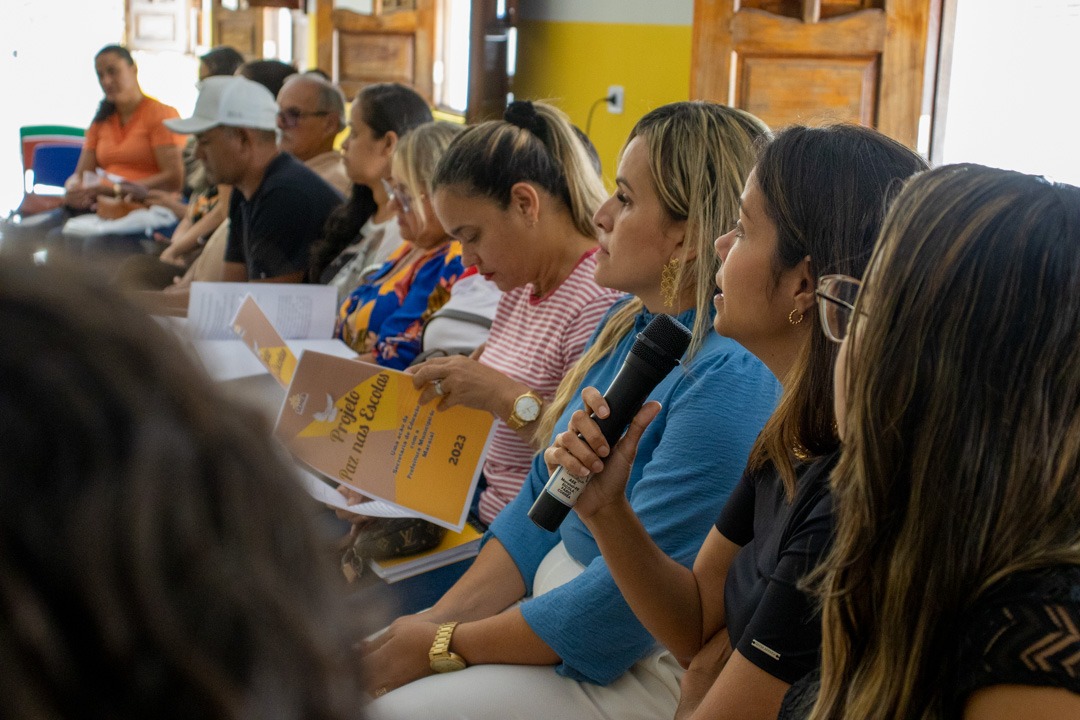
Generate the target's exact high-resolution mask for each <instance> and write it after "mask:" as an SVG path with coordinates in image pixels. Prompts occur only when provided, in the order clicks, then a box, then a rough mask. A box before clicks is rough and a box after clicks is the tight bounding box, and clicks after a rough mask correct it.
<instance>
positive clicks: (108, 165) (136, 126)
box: [86, 96, 187, 180]
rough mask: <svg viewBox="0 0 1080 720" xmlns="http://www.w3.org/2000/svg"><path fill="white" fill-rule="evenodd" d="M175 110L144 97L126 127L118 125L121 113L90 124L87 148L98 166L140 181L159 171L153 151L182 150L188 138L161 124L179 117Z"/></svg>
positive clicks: (127, 178) (125, 177)
mask: <svg viewBox="0 0 1080 720" xmlns="http://www.w3.org/2000/svg"><path fill="white" fill-rule="evenodd" d="M178 117H180V113H178V112H176V108H174V107H170V106H168V105H166V104H165V103H162V102H158V101H157V100H155V99H154V98H151V97H145V96H144V97H143V99H142V102H140V103H139V105H138V107H136V108H135V112H134V113H133V114H132V116H131V119H129V120H128V121H127V124H125V125H121V124H120V113H113V114H112V115H110V116H109V117H107V118H106V119H105V120H102V121H101V122H96V123H93V124H92V125H90V128H89V129H88V130H87V131H86V147H88V148H89V149H91V150H93V151H94V156H95V158H96V159H97V164H98V167H100V168H104V170H105V172H108V173H112V174H113V175H119V176H120V177H122V178H124V179H126V180H142V179H143V178H145V177H149V176H151V175H154V174H155V173H157V172H158V171H159V170H160V168H159V167H158V165H157V160H156V159H155V158H154V148H156V147H161V146H162V145H175V146H177V147H183V146H184V143H185V142H186V141H187V136H185V135H177V134H176V133H174V132H171V131H170V130H169V129H168V128H167V127H165V125H164V124H163V121H165V120H168V119H170V118H178Z"/></svg>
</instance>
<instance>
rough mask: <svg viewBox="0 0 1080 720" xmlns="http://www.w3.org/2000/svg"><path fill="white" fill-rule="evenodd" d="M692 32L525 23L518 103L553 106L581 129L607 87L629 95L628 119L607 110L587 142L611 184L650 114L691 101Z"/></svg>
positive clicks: (597, 114)
mask: <svg viewBox="0 0 1080 720" xmlns="http://www.w3.org/2000/svg"><path fill="white" fill-rule="evenodd" d="M690 33H691V30H690V27H689V26H679V25H629V24H625V25H616V24H606V23H605V24H601V23H582V22H547V21H536V20H528V21H523V22H521V24H520V25H519V28H518V61H517V75H516V76H515V78H514V87H513V91H514V95H515V96H516V97H517V98H518V99H519V100H552V101H554V103H555V104H556V105H558V107H560V108H562V109H563V110H564V111H565V112H566V113H567V114H568V115H569V116H570V119H571V120H572V121H573V122H574V123H575V124H576V125H577V126H578V127H580V128H581V129H583V130H584V129H585V122H586V118H587V115H588V113H589V106H590V105H591V104H592V103H593V102H594V101H595V100H597V99H599V98H602V97H604V96H605V95H606V93H607V89H608V86H609V85H622V86H623V87H624V88H625V90H626V107H625V110H624V111H623V114H622V115H611V114H609V113H608V111H607V109H606V107H605V106H604V105H603V104H601V105H600V106H599V107H597V109H596V110H595V111H594V112H593V121H592V127H591V129H590V131H589V136H590V137H591V138H592V141H593V143H594V144H595V145H596V148H597V150H598V151H599V153H600V160H601V162H602V163H603V166H604V177H605V178H607V179H608V181H609V184H611V179H612V178H614V177H615V169H616V167H615V163H616V159H617V157H618V153H619V150H620V149H621V148H622V145H623V143H624V142H626V136H627V135H628V134H629V133H630V129H631V128H632V127H633V126H634V123H635V122H637V120H638V119H639V118H640V117H641V116H642V115H644V114H645V113H647V112H648V111H649V110H651V109H653V108H655V107H657V106H659V105H663V104H665V103H669V102H674V101H676V100H686V99H687V98H688V97H689V96H690Z"/></svg>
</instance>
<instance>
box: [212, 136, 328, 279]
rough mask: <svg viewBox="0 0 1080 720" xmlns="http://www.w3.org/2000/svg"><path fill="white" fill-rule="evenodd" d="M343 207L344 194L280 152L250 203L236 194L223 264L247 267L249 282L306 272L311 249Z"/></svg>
mask: <svg viewBox="0 0 1080 720" xmlns="http://www.w3.org/2000/svg"><path fill="white" fill-rule="evenodd" d="M340 204H341V195H340V194H339V193H338V191H337V190H335V189H334V188H333V187H332V186H331V185H330V184H329V183H327V182H326V181H325V180H323V179H322V178H321V177H319V176H318V175H317V174H316V173H315V172H314V171H313V170H311V169H310V168H308V167H307V166H306V165H304V164H303V163H302V162H300V161H299V160H297V159H296V158H294V157H293V156H292V155H289V154H288V153H280V154H279V155H278V156H277V157H276V158H274V159H273V160H272V161H271V162H270V164H269V165H268V166H267V168H266V174H265V175H264V176H263V181H262V183H261V184H260V185H259V188H258V189H257V190H256V191H255V193H254V194H253V195H252V196H251V199H247V198H245V197H244V194H243V193H241V192H240V191H239V190H237V191H236V192H234V193H233V194H232V199H231V201H230V203H229V221H230V223H231V225H230V228H229V242H228V245H227V246H226V248H225V261H226V262H237V263H244V265H245V266H246V267H247V275H248V280H265V279H267V278H273V277H278V276H281V275H289V274H291V273H295V272H299V271H303V272H305V273H306V272H307V269H308V255H309V253H310V251H311V245H312V243H313V242H315V240H316V239H318V238H319V237H321V236H322V231H323V225H325V224H326V218H327V217H328V216H329V215H330V212H331V211H332V210H333V209H334V208H336V207H337V206H338V205H340Z"/></svg>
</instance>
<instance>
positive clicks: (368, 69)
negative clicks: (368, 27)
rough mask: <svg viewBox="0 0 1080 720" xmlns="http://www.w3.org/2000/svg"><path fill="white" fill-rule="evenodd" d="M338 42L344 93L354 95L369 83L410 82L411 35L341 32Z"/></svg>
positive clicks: (413, 43)
mask: <svg viewBox="0 0 1080 720" xmlns="http://www.w3.org/2000/svg"><path fill="white" fill-rule="evenodd" d="M338 43H339V50H338V67H339V73H340V75H341V78H342V81H341V86H342V90H344V91H345V93H346V94H347V95H350V96H351V95H354V94H355V93H356V91H357V90H359V89H360V87H362V86H363V85H366V84H368V83H374V82H400V83H405V84H407V85H410V84H412V83H413V69H414V66H415V55H416V53H415V40H414V38H413V36H412V35H404V34H392V33H386V34H377V33H364V34H349V33H343V34H342V35H341V36H340V37H339V39H338ZM346 78H347V80H346Z"/></svg>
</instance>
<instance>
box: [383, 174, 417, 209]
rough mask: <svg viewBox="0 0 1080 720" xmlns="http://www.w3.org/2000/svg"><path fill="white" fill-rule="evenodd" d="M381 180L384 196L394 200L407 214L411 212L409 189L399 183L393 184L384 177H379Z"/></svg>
mask: <svg viewBox="0 0 1080 720" xmlns="http://www.w3.org/2000/svg"><path fill="white" fill-rule="evenodd" d="M380 180H382V186H383V189H384V190H386V196H387V197H388V198H389V199H390V200H392V201H396V202H397V204H398V206H399V207H400V208H401V212H403V213H405V214H408V213H410V212H412V197H411V196H410V195H409V191H408V190H406V189H405V188H403V187H401V186H400V185H397V186H395V185H393V184H391V183H390V181H389V180H387V179H386V178H380Z"/></svg>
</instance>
